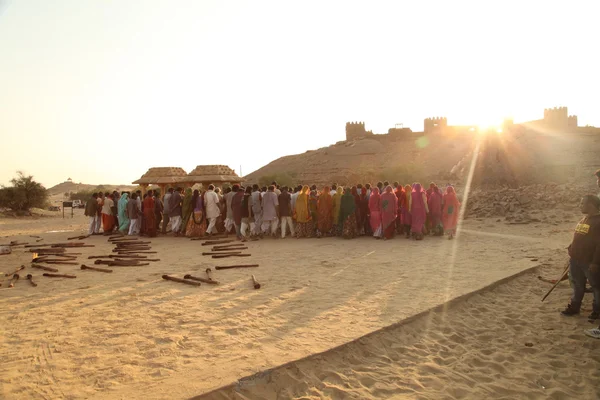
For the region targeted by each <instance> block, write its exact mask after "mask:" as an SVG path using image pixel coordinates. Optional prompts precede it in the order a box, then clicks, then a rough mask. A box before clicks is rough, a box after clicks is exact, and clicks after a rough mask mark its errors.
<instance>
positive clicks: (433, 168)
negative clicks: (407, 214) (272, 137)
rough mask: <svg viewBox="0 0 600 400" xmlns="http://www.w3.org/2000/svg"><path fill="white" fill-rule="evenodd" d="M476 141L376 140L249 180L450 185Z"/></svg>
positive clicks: (281, 165)
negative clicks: (453, 172) (443, 181)
mask: <svg viewBox="0 0 600 400" xmlns="http://www.w3.org/2000/svg"><path fill="white" fill-rule="evenodd" d="M473 145H474V143H473V141H472V140H456V138H451V137H444V136H440V135H437V136H430V137H425V136H424V137H416V136H405V137H394V136H390V135H373V136H370V137H368V138H362V139H358V140H353V141H343V142H338V143H336V144H334V145H331V146H329V147H324V148H321V149H318V150H312V151H307V152H306V153H304V154H298V155H292V156H286V157H282V158H279V159H277V160H275V161H273V162H271V163H269V164H267V165H265V166H264V167H262V168H260V169H259V170H257V171H254V172H253V173H251V174H249V175H247V176H245V177H244V180H245V181H246V182H248V183H255V182H259V181H260V180H261V178H262V177H280V180H281V178H282V177H283V180H285V179H286V178H287V179H288V180H292V181H293V183H306V184H317V185H325V184H331V183H333V182H337V183H340V184H347V183H358V182H362V183H366V182H377V181H378V180H385V179H387V180H390V181H395V180H398V181H402V182H404V183H409V182H414V181H415V180H427V179H431V178H437V179H450V178H451V174H450V171H451V169H452V167H453V166H455V165H456V164H457V163H458V162H459V161H460V160H462V159H463V158H464V156H465V155H466V154H469V153H470V152H471V151H472V150H473Z"/></svg>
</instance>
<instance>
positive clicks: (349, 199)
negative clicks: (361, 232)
mask: <svg viewBox="0 0 600 400" xmlns="http://www.w3.org/2000/svg"><path fill="white" fill-rule="evenodd" d="M338 223H339V224H342V237H343V238H344V239H353V238H355V237H356V236H357V235H358V231H357V229H356V202H355V201H354V196H353V195H352V192H351V190H350V188H346V189H345V190H344V195H343V196H342V204H341V206H340V219H339V222H338Z"/></svg>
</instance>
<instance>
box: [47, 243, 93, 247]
mask: <svg viewBox="0 0 600 400" xmlns="http://www.w3.org/2000/svg"><path fill="white" fill-rule="evenodd" d="M52 247H54V248H56V247H76V248H80V247H96V245H95V244H85V245H82V246H68V245H63V244H55V245H53V246H52Z"/></svg>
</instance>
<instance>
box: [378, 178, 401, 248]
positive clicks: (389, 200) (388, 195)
mask: <svg viewBox="0 0 600 400" xmlns="http://www.w3.org/2000/svg"><path fill="white" fill-rule="evenodd" d="M397 216H398V198H397V197H396V195H395V194H394V190H393V189H392V187H391V186H389V185H388V186H387V187H386V188H385V193H384V194H382V195H381V228H382V230H383V240H387V239H391V238H393V237H394V233H395V232H396V217H397Z"/></svg>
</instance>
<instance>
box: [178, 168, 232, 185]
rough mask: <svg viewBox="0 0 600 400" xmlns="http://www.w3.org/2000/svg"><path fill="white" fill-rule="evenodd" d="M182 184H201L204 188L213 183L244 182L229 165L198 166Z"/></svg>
mask: <svg viewBox="0 0 600 400" xmlns="http://www.w3.org/2000/svg"><path fill="white" fill-rule="evenodd" d="M182 182H185V183H188V184H192V185H193V184H195V183H201V184H202V186H204V187H207V186H208V185H210V184H211V183H212V184H223V183H240V182H242V178H240V177H239V176H238V175H237V174H236V173H235V171H234V170H232V169H231V168H229V167H228V166H227V165H198V166H197V167H196V168H194V170H193V171H192V172H190V173H189V174H188V175H187V176H186V177H185V178H184V179H183V180H182Z"/></svg>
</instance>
